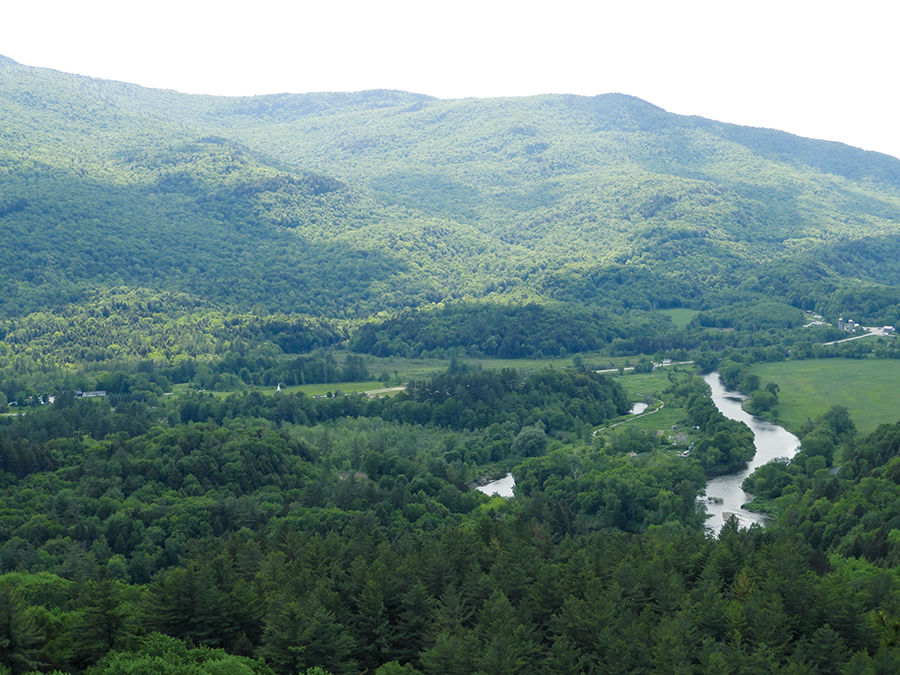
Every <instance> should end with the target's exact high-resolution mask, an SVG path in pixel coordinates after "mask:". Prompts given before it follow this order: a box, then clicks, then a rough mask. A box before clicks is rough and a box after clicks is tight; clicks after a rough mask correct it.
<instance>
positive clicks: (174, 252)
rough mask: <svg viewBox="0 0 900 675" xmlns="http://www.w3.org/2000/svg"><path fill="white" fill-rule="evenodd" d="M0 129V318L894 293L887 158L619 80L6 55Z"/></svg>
mask: <svg viewBox="0 0 900 675" xmlns="http://www.w3.org/2000/svg"><path fill="white" fill-rule="evenodd" d="M0 129H2V132H0V134H2V140H3V143H2V145H0V170H2V176H3V178H2V180H0V234H2V236H3V237H4V239H5V240H7V241H12V242H15V245H14V246H8V247H5V248H4V249H3V251H2V252H0V284H2V286H0V287H2V288H3V289H4V290H5V291H6V292H5V293H3V294H0V316H5V317H7V318H9V319H15V317H22V316H26V315H29V314H32V313H34V312H43V311H46V310H47V309H50V310H51V311H53V312H62V313H63V314H66V313H68V314H72V313H73V312H74V313H75V314H77V313H78V312H79V311H80V310H69V309H65V308H64V305H66V304H74V305H76V306H77V305H80V304H83V303H89V302H90V298H92V297H95V296H96V294H97V293H98V292H104V291H107V290H112V289H115V291H114V292H116V293H121V292H127V291H128V289H131V290H135V291H138V292H139V294H141V295H142V296H146V295H147V294H151V295H152V294H153V293H186V294H187V295H188V296H189V297H190V298H191V300H190V302H191V303H193V305H194V306H195V307H196V308H198V309H202V308H208V309H210V310H216V311H238V312H251V313H256V314H264V315H265V314H273V313H288V314H293V315H309V316H315V317H327V318H332V319H341V320H351V321H357V320H361V319H366V318H369V317H373V316H376V315H386V316H394V315H396V314H397V313H398V312H401V311H403V310H405V309H414V308H423V309H425V310H430V308H435V307H437V308H438V312H439V313H440V311H442V310H440V305H441V303H447V302H453V303H456V305H455V309H453V310H452V312H451V313H453V312H455V313H456V315H458V316H459V319H458V326H457V327H456V328H453V329H452V330H453V331H456V332H458V333H459V332H460V331H459V328H461V327H462V326H464V325H465V324H466V323H467V321H470V320H473V319H472V317H470V318H467V313H469V310H468V309H466V308H467V307H469V306H470V305H471V304H472V303H475V307H474V309H473V310H472V312H474V314H473V315H472V316H473V317H474V315H477V314H478V313H479V312H482V310H481V309H479V307H481V306H482V305H483V303H488V304H500V305H505V304H507V303H510V302H513V303H522V302H529V303H536V304H537V305H542V306H544V305H548V303H550V304H551V305H553V307H554V308H553V309H552V310H550V311H551V314H554V315H556V316H558V317H561V319H560V321H559V322H558V328H557V329H556V330H555V331H554V332H555V333H559V331H560V329H562V330H563V331H566V330H571V331H576V332H578V333H580V332H581V331H582V328H581V327H576V324H577V323H578V322H579V321H581V319H580V318H573V319H571V321H574V322H575V323H571V322H570V320H569V319H567V318H565V315H566V314H567V313H568V312H570V311H571V312H574V313H575V314H578V315H579V316H581V315H582V314H585V312H587V314H589V315H591V316H597V315H598V312H600V313H601V314H602V315H604V316H605V317H606V319H605V320H604V324H605V325H606V326H607V329H605V331H604V333H605V337H604V338H602V339H601V344H602V343H603V341H604V340H607V341H608V340H611V339H614V338H615V337H619V338H624V337H627V335H628V334H631V333H633V332H634V330H635V329H636V328H638V327H639V331H640V332H641V334H658V333H659V332H660V331H663V332H665V331H667V330H672V328H673V326H672V325H671V324H670V323H667V322H666V321H665V317H662V316H661V315H653V316H650V315H646V316H645V315H644V314H645V313H646V312H648V311H652V310H655V309H659V308H671V307H693V308H696V309H715V308H717V307H718V308H722V307H725V308H730V307H732V306H735V305H736V304H737V305H738V306H741V307H745V306H753V304H754V303H759V302H762V301H766V302H772V301H773V300H774V301H777V302H781V303H783V304H784V305H785V306H787V305H792V306H794V307H801V308H803V309H808V310H816V311H819V312H822V313H829V314H830V313H835V314H839V313H844V314H852V315H853V316H858V317H860V318H861V319H862V320H870V321H889V320H890V319H891V318H892V317H893V316H897V315H898V313H900V293H898V289H897V286H898V285H900V218H898V214H900V160H897V159H894V158H891V157H888V156H885V155H879V154H877V153H871V152H864V151H861V150H856V149H854V148H850V147H847V146H844V145H841V144H837V143H830V142H822V141H815V140H810V139H804V138H799V137H796V136H791V135H788V134H785V133H782V132H778V131H770V130H763V129H750V128H745V127H738V126H734V125H729V124H725V123H720V122H714V121H710V120H706V119H702V118H696V117H684V116H679V115H673V114H670V113H667V112H665V111H664V110H662V109H660V108H658V107H656V106H653V105H652V104H650V103H647V102H645V101H641V100H639V99H636V98H633V97H629V96H625V95H620V94H609V95H603V96H597V97H593V98H586V97H577V96H536V97H529V98H519V99H483V100H477V99H464V100H439V99H434V98H431V97H428V96H424V95H419V94H410V93H405V92H398V91H368V92H357V93H347V94H337V93H332V94H329V93H322V94H300V95H289V94H284V95H275V96H261V97H249V98H222V97H211V96H191V95H186V94H179V93H177V92H172V91H161V90H151V89H144V88H141V87H138V86H135V85H130V84H125V83H119V82H107V81H102V80H96V79H91V78H86V77H81V76H75V75H68V74H65V73H60V72H56V71H50V70H44V69H39V68H30V67H27V66H23V65H20V64H17V63H15V62H13V61H10V60H8V59H4V60H2V61H0ZM161 297H163V296H161ZM164 297H171V296H164ZM460 303H462V304H460ZM567 307H568V308H570V309H566V308H567ZM585 307H587V308H588V309H587V310H585V309H584V308H585ZM460 308H462V309H460ZM176 309H177V308H176ZM726 311H732V310H726ZM753 311H756V313H758V310H753ZM778 311H786V310H778ZM488 313H489V314H493V315H494V316H504V315H507V316H508V315H509V314H510V313H509V312H508V311H506V310H503V309H500V310H490V311H489V312H488ZM636 313H637V314H636ZM442 316H443V315H440V314H438V315H435V316H434V318H433V319H431V318H427V319H426V320H425V322H426V323H427V322H428V321H432V320H433V321H434V322H437V324H438V325H444V324H446V320H445V318H442ZM420 319H421V317H420ZM417 320H419V319H417ZM31 323H32V324H33V323H35V322H34V321H33V320H31ZM726 325H727V324H726ZM7 330H15V325H12V326H10V327H8V328H7ZM48 330H50V329H49V328H48ZM399 330H401V332H402V329H399ZM520 330H521V329H520V328H514V329H512V328H511V329H509V330H507V331H506V332H510V331H520ZM51 332H52V331H51ZM392 339H393V338H392V337H391V336H390V335H387V334H386V335H385V338H384V340H382V344H387V343H390V342H391V340H392ZM404 339H405V338H404ZM385 340H387V342H385ZM551 341H556V339H555V338H553V339H552V340H551V339H550V337H549V335H547V336H537V337H536V338H535V339H534V340H533V342H534V344H535V345H538V344H542V345H545V346H544V347H540V348H538V347H537V346H532V347H529V346H527V345H525V346H523V347H521V348H520V349H514V350H513V353H515V354H518V355H529V354H536V353H538V352H539V351H543V352H544V353H546V349H548V348H549V347H547V346H546V345H548V344H549V343H550V342H551ZM364 342H365V341H364V340H363V341H360V340H357V342H356V343H357V344H363V343H364ZM438 342H439V343H440V344H442V345H444V347H442V349H443V348H447V347H452V345H448V344H447V341H446V339H441V340H439V341H438ZM483 342H484V341H483V340H480V341H479V343H478V345H480V346H477V349H478V350H481V351H484V352H485V353H488V354H499V353H500V350H499V348H498V351H496V352H492V351H491V348H485V347H484V346H483V344H482V343H483ZM519 342H521V340H519ZM526 342H527V340H526ZM575 342H576V343H577V344H579V345H582V346H586V345H595V344H596V340H595V339H593V338H590V337H585V338H583V339H582V338H579V339H578V340H576V341H575ZM373 344H374V342H373ZM459 344H460V346H462V347H465V348H467V349H468V348H469V347H468V346H467V343H466V342H465V341H464V342H462V343H459ZM396 349H397V350H399V351H400V352H404V353H405V352H410V351H413V352H416V351H417V350H418V349H419V348H413V347H408V348H407V347H399V346H398V347H397V348H396ZM485 349H486V351H485Z"/></svg>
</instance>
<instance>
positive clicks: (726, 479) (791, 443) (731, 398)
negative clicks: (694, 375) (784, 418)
mask: <svg viewBox="0 0 900 675" xmlns="http://www.w3.org/2000/svg"><path fill="white" fill-rule="evenodd" d="M703 379H704V381H705V382H706V383H707V384H708V385H709V386H710V387H711V388H712V399H713V402H714V403H715V404H716V407H717V408H718V409H719V410H720V411H721V412H722V414H723V415H725V417H729V418H731V419H733V420H738V421H740V422H744V423H745V424H746V425H747V426H748V427H750V429H751V431H753V443H754V445H755V446H756V454H755V455H754V456H753V459H752V460H750V461H749V462H748V463H747V468H746V469H744V470H743V471H739V472H737V473H731V474H727V475H724V476H719V477H717V478H713V479H712V480H710V481H709V482H708V483H707V484H706V495H707V498H709V499H710V500H716V501H718V500H719V499H721V503H714V502H713V501H708V500H705V506H706V511H707V512H708V513H709V514H710V517H709V518H708V519H707V521H706V528H707V529H708V530H711V531H712V532H714V533H717V532H718V531H719V530H720V529H722V525H723V524H724V523H725V518H727V517H728V516H729V515H731V514H734V515H735V516H736V517H737V519H738V522H739V523H740V524H741V526H743V527H749V526H750V525H751V524H752V523H762V522H764V521H765V520H766V516H764V515H762V514H760V513H753V512H752V511H746V510H744V509H742V508H741V506H743V505H744V504H745V503H747V502H748V501H750V499H751V496H750V495H748V494H747V493H746V492H744V491H743V490H742V489H741V483H743V482H744V479H745V478H746V477H747V476H749V475H750V474H751V473H753V471H754V470H755V469H756V468H757V467H759V466H762V465H763V464H765V463H767V462H770V461H772V460H773V459H775V458H777V457H787V458H791V457H793V456H794V455H795V454H796V453H797V450H798V448H799V447H800V439H799V438H797V437H796V436H794V434H792V433H791V432H789V431H787V430H786V429H783V428H781V427H780V426H778V425H777V424H772V423H771V422H766V421H765V420H761V419H759V418H758V417H754V416H753V415H751V414H750V413H748V412H746V411H745V410H744V409H743V408H741V401H743V400H744V397H743V396H742V395H741V394H739V393H737V392H733V391H728V390H727V389H725V387H723V386H722V383H721V382H720V381H719V374H718V373H710V374H709V375H707V376H705V377H704V378H703Z"/></svg>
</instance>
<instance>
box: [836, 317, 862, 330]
mask: <svg viewBox="0 0 900 675" xmlns="http://www.w3.org/2000/svg"><path fill="white" fill-rule="evenodd" d="M837 327H838V330H842V331H845V332H847V333H855V332H856V331H857V330H858V329H860V328H862V326H861V325H859V324H858V323H856V322H855V321H854V320H853V319H847V320H846V321H845V320H844V317H841V318H840V319H838V325H837Z"/></svg>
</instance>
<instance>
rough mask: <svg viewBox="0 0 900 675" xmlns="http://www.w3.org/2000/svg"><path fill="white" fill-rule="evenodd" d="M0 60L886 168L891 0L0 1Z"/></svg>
mask: <svg viewBox="0 0 900 675" xmlns="http://www.w3.org/2000/svg"><path fill="white" fill-rule="evenodd" d="M0 54H3V55H5V56H8V57H10V58H12V59H15V60H16V61H19V62H20V63H24V64H26V65H32V66H44V67H49V68H55V69H58V70H63V71H67V72H74V73H79V74H84V75H91V76H94V77H101V78H107V79H116V80H124V81H128V82H135V83H137V84H141V85H145V86H148V87H161V88H167V89H177V90H179V91H184V92H189V93H208V94H225V95H248V94H264V93H276V92H311V91H354V90H360V89H375V88H390V89H404V90H407V91H415V92H419V93H425V94H431V95H433V96H438V97H441V98H458V97H468V96H478V97H488V96H522V95H529V94H539V93H572V94H584V95H594V94H602V93H607V92H622V93H626V94H632V95H634V96H638V97H640V98H643V99H646V100H647V101H650V102H651V103H654V104H656V105H658V106H661V107H663V108H665V109H666V110H669V111H671V112H676V113H682V114H691V115H701V116H703V117H709V118H712V119H717V120H722V121H725V122H734V123H736V124H747V125H752V126H760V127H770V128H776V129H782V130H785V131H790V132H792V133H796V134H800V135H802V136H810V137H813V138H824V139H828V140H835V141H841V142H844V143H848V144H850V145H855V146H858V147H862V148H865V149H867V150H877V151H880V152H886V153H889V154H892V155H895V156H897V157H900V128H898V123H900V84H898V83H900V76H898V66H900V2H898V1H897V0H843V1H841V2H833V1H832V0H819V1H818V2H808V1H806V0H777V1H773V0H754V1H752V2H746V1H744V0H715V1H706V0H668V1H659V0H646V1H642V0H616V1H615V2H608V1H606V0H596V1H594V2H584V1H582V2H575V1H572V0H547V1H544V2H529V1H528V0H516V1H513V2H510V1H507V0H496V1H494V0H480V1H475V2H473V1H471V0H454V1H452V2H447V1H446V0H418V1H406V0H382V1H380V2H379V1H377V0H370V1H368V2H365V1H359V0H314V1H307V0H294V1H287V0H247V1H245V2H230V1H229V0H219V1H217V2H212V1H208V0H180V1H178V2H174V1H172V0H155V1H154V2H146V1H145V0H115V1H107V0H0Z"/></svg>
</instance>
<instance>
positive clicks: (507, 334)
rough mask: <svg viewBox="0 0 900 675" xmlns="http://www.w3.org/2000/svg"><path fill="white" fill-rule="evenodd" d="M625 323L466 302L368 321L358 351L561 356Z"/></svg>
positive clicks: (619, 332)
mask: <svg viewBox="0 0 900 675" xmlns="http://www.w3.org/2000/svg"><path fill="white" fill-rule="evenodd" d="M624 334H625V333H624V331H623V327H622V324H621V322H615V323H613V322H611V319H610V317H609V316H608V315H606V314H604V313H600V312H599V311H597V310H584V309H575V308H571V307H564V306H561V305H537V304H527V305H464V304H453V305H449V306H448V307H446V308H444V309H440V310H434V311H428V312H426V311H419V312H408V313H403V314H401V315H400V316H398V317H396V318H393V319H389V320H387V321H383V322H380V323H371V324H366V325H364V326H362V327H361V328H360V329H359V330H357V331H356V332H355V334H354V336H353V337H352V339H351V340H350V348H351V349H353V350H354V351H359V352H367V353H370V354H375V355H377V356H390V355H403V356H412V357H419V356H428V355H443V354H445V353H447V351H449V350H455V349H456V348H458V347H461V348H463V349H464V350H465V352H466V353H467V354H469V355H471V356H496V357H500V358H522V357H533V356H558V355H560V354H566V353H570V352H583V351H589V350H592V349H597V348H598V347H600V346H602V345H605V344H606V343H608V342H609V341H610V340H612V338H614V337H622V336H623V335H624Z"/></svg>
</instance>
